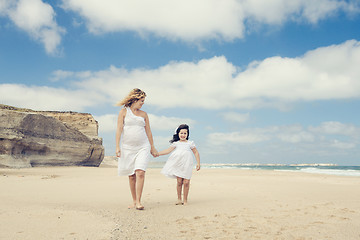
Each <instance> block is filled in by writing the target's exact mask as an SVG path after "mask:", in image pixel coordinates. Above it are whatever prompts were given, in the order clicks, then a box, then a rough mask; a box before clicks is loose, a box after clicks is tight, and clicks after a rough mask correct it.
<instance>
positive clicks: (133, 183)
mask: <svg viewBox="0 0 360 240" xmlns="http://www.w3.org/2000/svg"><path fill="white" fill-rule="evenodd" d="M129 185H130V192H131V196H132V199H133V205H130V206H129V207H128V208H133V207H135V206H136V175H135V174H133V175H131V176H129Z"/></svg>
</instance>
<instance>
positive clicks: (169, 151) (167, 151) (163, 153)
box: [159, 147, 175, 156]
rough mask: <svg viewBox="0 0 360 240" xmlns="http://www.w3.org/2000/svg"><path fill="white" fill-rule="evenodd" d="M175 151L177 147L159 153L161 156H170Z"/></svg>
mask: <svg viewBox="0 0 360 240" xmlns="http://www.w3.org/2000/svg"><path fill="white" fill-rule="evenodd" d="M174 149H175V147H169V148H168V149H165V150H162V151H160V152H159V156H162V155H166V154H169V153H171V152H172V151H173V150H174Z"/></svg>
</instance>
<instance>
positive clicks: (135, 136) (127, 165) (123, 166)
mask: <svg viewBox="0 0 360 240" xmlns="http://www.w3.org/2000/svg"><path fill="white" fill-rule="evenodd" d="M120 148H121V156H120V158H118V174H119V175H120V176H126V175H127V176H130V175H133V174H134V173H135V170H138V169H141V170H144V171H145V170H146V168H147V165H148V162H149V160H150V149H151V147H150V143H149V139H148V137H147V135H146V132H145V119H144V118H143V117H140V116H136V115H135V114H134V113H133V112H132V111H131V109H130V108H128V107H126V115H125V119H124V128H123V132H122V136H121V146H120Z"/></svg>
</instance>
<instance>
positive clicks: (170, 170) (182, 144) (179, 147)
mask: <svg viewBox="0 0 360 240" xmlns="http://www.w3.org/2000/svg"><path fill="white" fill-rule="evenodd" d="M188 139H189V126H188V125H186V124H181V125H180V126H179V127H178V128H177V129H176V132H175V134H174V136H173V139H172V140H170V143H172V144H171V146H170V147H169V148H168V149H166V150H163V151H160V152H159V155H166V154H169V153H171V152H172V153H171V154H170V156H169V159H168V160H167V162H166V164H165V166H164V167H163V169H162V170H161V173H162V174H164V175H165V176H167V177H170V178H177V187H176V189H177V195H178V201H177V203H176V205H186V204H187V198H188V194H189V188H190V178H191V174H192V169H193V161H194V158H193V154H194V155H195V158H196V161H197V164H196V170H197V171H199V170H200V155H199V152H198V150H197V149H196V147H195V144H194V142H193V141H188ZM183 186H184V201H182V199H181V191H182V188H183Z"/></svg>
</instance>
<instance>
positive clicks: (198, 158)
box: [191, 147, 200, 171]
mask: <svg viewBox="0 0 360 240" xmlns="http://www.w3.org/2000/svg"><path fill="white" fill-rule="evenodd" d="M191 150H192V151H193V153H194V155H195V158H196V162H197V164H196V170H197V171H199V170H200V154H199V151H198V150H197V149H196V147H194V148H193V149H191Z"/></svg>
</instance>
